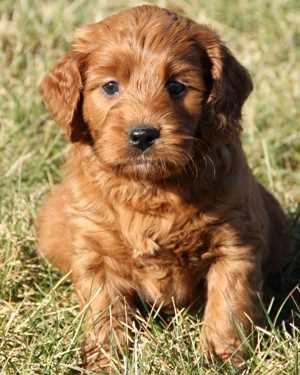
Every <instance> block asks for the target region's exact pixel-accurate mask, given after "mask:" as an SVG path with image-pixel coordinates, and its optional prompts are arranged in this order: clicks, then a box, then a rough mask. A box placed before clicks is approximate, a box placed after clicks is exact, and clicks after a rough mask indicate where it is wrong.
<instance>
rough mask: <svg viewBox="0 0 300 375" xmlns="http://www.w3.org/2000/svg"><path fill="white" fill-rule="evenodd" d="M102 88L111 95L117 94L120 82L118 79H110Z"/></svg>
mask: <svg viewBox="0 0 300 375" xmlns="http://www.w3.org/2000/svg"><path fill="white" fill-rule="evenodd" d="M102 88H103V91H104V92H105V94H106V95H109V96H113V95H116V94H117V93H118V92H119V84H118V82H116V81H109V82H107V83H105V84H104V85H103V86H102Z"/></svg>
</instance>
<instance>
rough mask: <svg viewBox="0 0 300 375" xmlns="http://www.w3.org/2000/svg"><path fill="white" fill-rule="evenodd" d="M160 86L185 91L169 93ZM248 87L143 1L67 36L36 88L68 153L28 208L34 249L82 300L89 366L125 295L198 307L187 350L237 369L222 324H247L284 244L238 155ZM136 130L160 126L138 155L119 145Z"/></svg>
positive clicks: (232, 64) (200, 33)
mask: <svg viewBox="0 0 300 375" xmlns="http://www.w3.org/2000/svg"><path fill="white" fill-rule="evenodd" d="M170 79H176V80H178V81H180V82H182V83H184V84H185V85H186V86H187V89H186V91H185V93H184V94H183V95H182V96H181V97H179V98H177V99H174V98H172V97H171V96H170V95H169V93H168V91H167V89H166V84H167V82H168V80H170ZM110 80H114V81H117V82H118V83H119V87H120V91H119V93H117V94H116V95H114V96H109V95H107V94H106V93H105V92H104V90H103V88H102V86H103V85H104V84H105V83H107V82H108V81H110ZM251 90H252V82H251V78H250V76H249V74H248V72H247V71H246V69H245V68H243V67H242V66H241V65H240V64H239V63H238V61H237V60H236V59H235V58H234V57H233V55H232V54H231V53H230V51H229V50H228V48H227V47H226V46H225V45H224V44H223V43H222V42H221V41H220V39H219V37H218V36H217V35H216V33H215V32H214V31H212V30H211V29H210V28H208V27H207V26H204V25H198V24H196V23H195V22H193V21H191V20H189V19H187V18H184V17H181V16H177V15H175V14H174V13H172V12H169V11H167V10H165V9H161V8H158V7H154V6H141V7H137V8H133V9H130V10H128V11H124V12H122V13H120V14H117V15H114V16H112V17H109V18H107V19H105V20H104V21H102V22H99V23H95V24H92V25H88V26H86V27H84V28H82V29H80V30H79V31H78V32H77V33H76V35H75V38H74V42H73V44H72V47H71V49H70V51H68V52H67V53H66V55H65V56H63V58H62V59H61V60H60V61H59V62H58V63H57V64H56V65H55V66H54V68H53V69H52V70H51V71H50V73H49V74H48V75H47V76H46V77H45V78H44V80H43V81H42V83H41V93H42V95H43V98H44V101H45V103H46V105H47V107H48V109H49V111H50V112H51V113H52V115H53V116H54V118H55V119H56V120H57V122H58V123H59V124H60V126H61V127H62V129H63V130H64V133H65V134H66V137H67V138H68V139H69V140H70V141H71V142H72V148H71V150H70V152H69V154H68V157H67V160H66V163H65V166H64V178H63V181H62V183H61V184H59V185H58V186H57V187H56V188H55V189H54V190H53V192H52V194H51V195H50V197H49V198H48V199H47V201H46V203H45V204H44V206H43V207H42V209H41V211H40V213H39V217H38V222H37V232H38V249H39V252H40V253H41V254H42V255H44V256H45V257H47V258H48V259H49V260H50V261H51V262H52V263H53V264H54V265H56V266H57V267H59V268H60V269H61V270H63V271H65V272H68V271H71V273H72V280H73V282H74V284H75V288H76V291H77V294H78V296H79V299H80V303H81V308H84V306H85V305H86V304H87V303H88V304H89V308H88V311H89V315H88V318H87V327H86V344H85V349H86V350H85V352H86V355H87V366H88V367H89V368H93V367H95V368H96V367H97V366H99V367H103V366H105V365H106V364H107V362H109V358H107V357H105V356H104V355H103V349H104V350H108V349H109V345H110V336H111V335H110V330H111V329H115V330H116V333H117V337H118V341H119V345H122V342H123V341H124V340H125V338H124V333H123V330H122V329H120V324H121V323H120V322H122V321H124V320H126V322H127V324H131V321H132V319H133V315H134V312H135V309H136V307H137V299H138V298H137V297H138V296H139V297H140V298H142V299H143V300H144V301H145V302H146V303H149V304H150V305H152V304H162V305H163V310H164V311H165V312H167V313H172V311H173V303H175V304H176V305H177V307H179V308H181V307H189V308H190V310H191V311H197V310H198V309H199V306H201V304H203V303H204V304H205V312H204V320H203V328H202V332H201V340H200V342H201V343H200V350H202V351H204V352H206V353H210V354H217V355H218V356H219V357H221V358H222V359H224V360H226V359H228V358H229V357H231V356H232V354H233V353H234V355H233V356H232V357H231V359H232V360H233V361H234V362H235V363H236V364H239V363H241V362H242V361H243V351H242V348H241V347H240V344H241V342H240V339H239V337H238V335H237V332H236V330H235V323H238V324H242V325H243V327H244V329H245V330H246V331H247V330H249V329H250V328H251V323H250V320H249V319H252V320H253V321H254V322H256V323H259V321H260V312H259V302H258V297H257V296H258V295H259V294H262V288H263V280H264V277H265V276H266V275H267V274H269V273H272V272H275V271H276V270H277V269H278V268H279V267H280V265H281V264H282V257H284V256H285V254H286V253H287V252H288V249H289V241H288V239H287V235H286V226H287V223H286V218H285V216H284V214H283V212H282V210H281V208H280V206H279V204H278V203H277V201H276V200H275V199H274V198H273V197H272V195H271V194H270V193H268V192H267V191H266V190H265V189H264V188H263V187H262V186H261V185H259V184H258V183H257V182H256V180H255V179H254V177H253V176H252V174H251V171H250V170H249V168H248V166H247V162H246V158H245V156H244V153H243V151H242V148H241V143H240V138H239V136H240V130H241V126H240V118H241V109H242V105H243V103H244V101H245V100H246V99H247V97H248V95H249V93H250V92H251ZM140 124H147V125H150V126H152V127H155V128H157V129H159V130H160V138H158V139H156V140H155V142H154V144H153V145H152V146H151V147H149V148H148V149H147V150H146V151H144V152H142V151H140V150H138V149H136V148H134V147H133V146H132V145H130V144H129V142H128V132H129V130H130V129H131V128H133V127H136V126H139V125H140ZM109 306H110V309H109ZM125 306H126V309H125ZM125 311H126V313H125ZM109 312H110V315H111V316H109ZM99 347H100V348H102V349H101V350H99Z"/></svg>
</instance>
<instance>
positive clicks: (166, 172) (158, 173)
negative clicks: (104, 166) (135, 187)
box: [112, 157, 176, 180]
mask: <svg viewBox="0 0 300 375" xmlns="http://www.w3.org/2000/svg"><path fill="white" fill-rule="evenodd" d="M112 167H113V169H114V170H115V172H116V173H118V174H122V175H125V176H127V177H133V178H138V179H151V180H161V179H165V178H169V177H171V176H172V175H174V172H175V170H176V167H175V165H174V163H171V162H170V161H167V160H164V159H152V158H145V157H138V158H132V159H129V160H126V161H124V162H117V163H114V164H113V165H112Z"/></svg>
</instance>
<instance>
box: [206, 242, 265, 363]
mask: <svg viewBox="0 0 300 375" xmlns="http://www.w3.org/2000/svg"><path fill="white" fill-rule="evenodd" d="M233 253H236V254H239V255H238V256H236V257H231V258H230V257H224V258H222V259H220V260H219V261H217V263H215V264H214V265H213V266H211V268H210V270H209V272H208V275H207V303H206V308H205V312H204V321H203V328H202V333H201V349H202V350H203V351H204V352H207V353H210V354H216V355H217V356H218V357H220V358H221V359H223V360H227V359H230V360H231V361H232V362H233V363H234V364H235V365H240V364H242V363H243V351H242V348H241V339H240V337H239V333H238V330H239V328H241V327H242V329H243V330H244V331H246V332H249V330H250V329H251V320H252V321H254V322H255V323H257V322H258V321H259V320H260V313H259V299H258V294H260V293H261V290H262V276H261V270H260V268H261V267H260V264H259V263H258V261H257V259H256V257H255V255H253V256H243V250H242V249H235V250H234V251H233Z"/></svg>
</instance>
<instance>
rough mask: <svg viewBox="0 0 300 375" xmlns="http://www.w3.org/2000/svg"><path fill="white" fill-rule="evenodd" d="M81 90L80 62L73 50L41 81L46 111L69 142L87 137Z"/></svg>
mask: <svg viewBox="0 0 300 375" xmlns="http://www.w3.org/2000/svg"><path fill="white" fill-rule="evenodd" d="M81 90H82V79H81V72H80V62H79V58H78V56H77V55H76V54H75V53H74V52H72V51H70V52H67V53H66V54H65V55H64V56H63V57H62V58H61V59H60V60H59V61H58V63H57V64H56V65H55V66H54V67H53V69H52V70H51V71H50V72H49V73H48V74H47V75H46V76H45V78H44V79H43V80H42V82H41V84H40V93H41V95H42V97H43V99H44V102H45V104H46V106H47V108H48V110H49V112H50V113H51V114H52V116H53V117H54V119H55V120H56V121H57V122H58V123H59V124H60V125H61V127H62V128H63V131H64V133H65V135H66V137H67V138H68V139H69V140H71V141H72V142H76V141H79V140H81V139H83V138H86V132H87V128H86V126H85V124H84V122H83V118H82V112H81V104H82V103H81V102H82V98H81Z"/></svg>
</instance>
